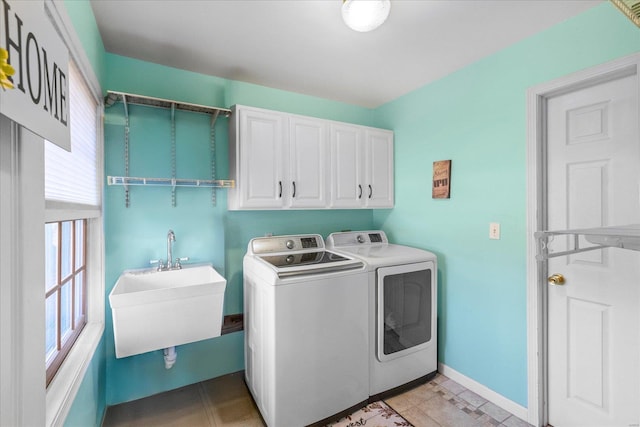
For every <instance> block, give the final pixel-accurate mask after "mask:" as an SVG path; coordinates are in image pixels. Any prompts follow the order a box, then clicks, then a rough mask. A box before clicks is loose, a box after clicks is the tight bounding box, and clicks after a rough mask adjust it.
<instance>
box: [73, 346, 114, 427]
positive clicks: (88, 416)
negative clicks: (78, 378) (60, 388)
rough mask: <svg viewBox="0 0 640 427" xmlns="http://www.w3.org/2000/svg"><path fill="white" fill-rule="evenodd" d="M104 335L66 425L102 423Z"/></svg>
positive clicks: (97, 424)
mask: <svg viewBox="0 0 640 427" xmlns="http://www.w3.org/2000/svg"><path fill="white" fill-rule="evenodd" d="M104 355H105V340H104V336H103V338H102V339H101V340H100V343H99V344H98V347H97V349H96V352H95V355H94V356H93V360H91V363H90V364H89V368H88V369H87V373H86V374H85V376H84V378H83V380H82V383H81V384H80V388H79V389H78V394H77V395H76V399H75V400H74V401H73V404H72V405H71V409H70V410H69V414H68V415H67V418H66V420H65V422H64V425H65V427H89V426H99V425H101V424H102V418H103V415H104V410H105V401H106V399H105V393H106V387H105V385H106V366H105V365H106V359H105V357H104Z"/></svg>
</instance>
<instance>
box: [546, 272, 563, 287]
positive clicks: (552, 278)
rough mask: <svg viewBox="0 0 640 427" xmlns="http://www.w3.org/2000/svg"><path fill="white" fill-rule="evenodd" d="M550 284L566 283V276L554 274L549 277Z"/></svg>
mask: <svg viewBox="0 0 640 427" xmlns="http://www.w3.org/2000/svg"><path fill="white" fill-rule="evenodd" d="M547 281H548V282H549V284H550V285H564V276H563V275H562V274H552V275H551V276H549V277H548V278H547Z"/></svg>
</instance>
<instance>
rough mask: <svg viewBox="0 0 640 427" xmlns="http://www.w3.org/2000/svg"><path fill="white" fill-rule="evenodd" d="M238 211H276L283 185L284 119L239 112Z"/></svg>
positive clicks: (278, 115)
mask: <svg viewBox="0 0 640 427" xmlns="http://www.w3.org/2000/svg"><path fill="white" fill-rule="evenodd" d="M239 115H240V116H239V119H240V126H239V133H240V135H239V139H238V144H239V152H240V170H239V172H240V175H239V180H238V191H239V193H240V198H241V200H240V207H241V208H263V209H265V208H267V209H268V208H279V207H282V205H283V191H284V188H283V186H284V185H285V182H284V181H285V179H286V177H285V173H284V153H285V152H286V151H285V150H286V149H287V147H286V135H285V132H286V128H285V118H286V117H285V116H284V115H283V114H281V113H277V112H270V111H263V110H257V109H255V110H254V109H244V108H243V109H239Z"/></svg>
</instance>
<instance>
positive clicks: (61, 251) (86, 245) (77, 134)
mask: <svg viewBox="0 0 640 427" xmlns="http://www.w3.org/2000/svg"><path fill="white" fill-rule="evenodd" d="M97 112H98V103H97V102H96V100H95V98H94V97H93V95H92V94H91V91H90V89H89V87H88V86H87V84H86V83H85V81H84V78H83V77H82V74H81V73H80V71H79V70H78V68H77V66H76V65H75V64H74V63H73V61H70V63H69V127H70V132H71V152H67V151H65V150H63V149H61V148H60V147H58V146H56V145H54V144H52V143H50V142H49V141H45V150H44V151H45V186H44V187H45V188H44V190H45V199H46V200H45V201H46V205H45V206H46V211H45V216H46V219H45V221H46V224H45V269H46V270H45V282H46V283H45V284H44V286H43V288H44V291H45V297H46V304H45V321H46V332H45V349H46V358H45V360H46V372H47V386H49V384H50V383H51V381H52V380H53V378H54V376H55V375H56V373H57V372H59V371H60V369H61V367H62V366H63V363H64V361H65V360H66V358H67V357H68V356H69V354H70V352H71V351H72V349H73V345H74V343H76V341H77V340H78V338H79V337H80V335H81V332H82V331H83V328H84V327H85V325H86V324H87V322H88V321H90V316H91V312H90V310H89V307H90V306H91V304H88V301H87V297H88V295H90V292H91V286H92V283H94V287H96V284H95V282H96V276H97V274H96V273H97V271H94V270H98V269H99V268H100V266H96V265H95V263H94V264H92V262H91V259H95V254H96V253H98V252H99V251H100V247H99V243H96V242H99V240H100V239H99V236H98V235H99V231H96V230H97V229H99V228H100V224H101V223H100V220H101V219H100V215H101V213H100V194H101V193H100V186H99V181H98V176H99V171H100V169H99V165H98V158H99V156H98V152H99V150H98V147H99V144H98V132H97V129H98V115H97ZM92 253H93V254H94V256H93V258H92ZM92 267H93V268H94V270H92ZM102 298H103V297H102Z"/></svg>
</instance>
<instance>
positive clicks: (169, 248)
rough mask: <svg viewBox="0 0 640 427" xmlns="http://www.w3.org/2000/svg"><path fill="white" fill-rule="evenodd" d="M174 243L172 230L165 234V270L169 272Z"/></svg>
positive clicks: (174, 235)
mask: <svg viewBox="0 0 640 427" xmlns="http://www.w3.org/2000/svg"><path fill="white" fill-rule="evenodd" d="M175 241H176V234H175V233H174V232H173V230H169V232H168V233H167V270H171V263H172V262H173V242H175Z"/></svg>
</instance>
